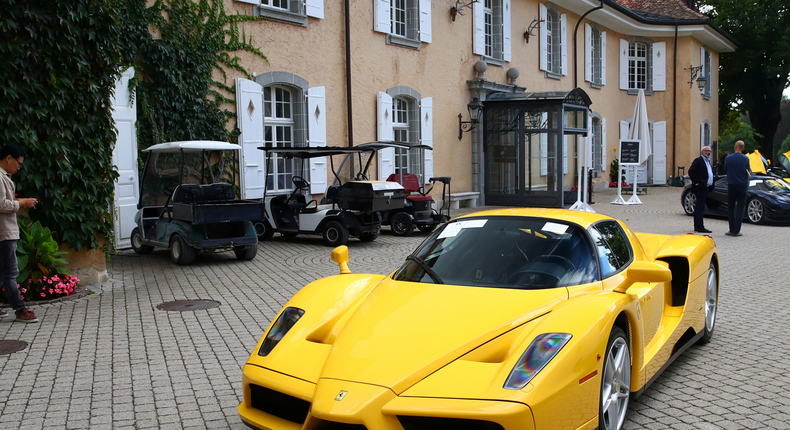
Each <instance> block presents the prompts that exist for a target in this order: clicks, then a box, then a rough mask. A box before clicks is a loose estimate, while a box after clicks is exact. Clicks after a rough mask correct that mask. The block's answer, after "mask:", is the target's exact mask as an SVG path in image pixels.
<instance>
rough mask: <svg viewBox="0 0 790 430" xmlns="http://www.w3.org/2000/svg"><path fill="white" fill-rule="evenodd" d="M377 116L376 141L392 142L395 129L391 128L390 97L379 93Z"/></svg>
mask: <svg viewBox="0 0 790 430" xmlns="http://www.w3.org/2000/svg"><path fill="white" fill-rule="evenodd" d="M376 116H377V127H376V130H377V135H378V136H377V140H378V141H379V142H392V141H393V140H395V129H394V128H392V96H390V95H389V94H387V93H383V92H381V91H379V95H378V109H376Z"/></svg>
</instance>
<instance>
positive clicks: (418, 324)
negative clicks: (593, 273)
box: [321, 278, 568, 394]
mask: <svg viewBox="0 0 790 430" xmlns="http://www.w3.org/2000/svg"><path fill="white" fill-rule="evenodd" d="M567 298H568V293H567V289H565V288H555V289H547V290H513V289H502V288H481V287H468V286H454V285H446V284H424V283H412V282H398V281H394V280H392V279H389V278H386V279H384V280H383V281H382V282H381V283H380V284H379V285H378V286H377V287H376V288H375V289H374V290H373V291H372V292H371V293H370V295H369V296H368V297H367V298H366V299H365V301H364V302H363V303H362V304H361V305H360V306H359V308H358V309H357V310H356V311H355V312H354V314H353V315H352V316H351V318H350V319H349V321H348V323H347V324H346V325H345V327H343V329H342V331H341V333H340V334H339V335H338V337H337V339H335V341H334V343H333V345H332V349H331V351H330V353H329V356H328V357H327V361H326V363H325V365H324V368H323V371H322V372H321V377H322V378H332V379H340V380H346V381H354V382H361V383H366V384H373V385H378V386H382V387H387V388H390V389H392V390H393V391H394V392H395V393H396V394H400V393H401V392H403V391H404V390H405V389H407V388H408V387H410V386H411V385H414V384H415V383H417V382H419V381H420V380H421V379H423V378H425V377H426V376H428V375H430V374H431V373H433V372H435V371H436V370H438V369H440V368H441V367H443V366H445V365H446V364H448V363H450V362H452V361H454V360H456V359H458V358H459V357H461V356H462V355H464V354H465V353H467V352H469V351H471V350H472V349H474V348H476V347H478V346H480V345H482V344H483V343H485V342H488V341H489V340H491V339H493V338H495V337H497V336H499V335H501V334H503V333H505V332H507V331H509V330H511V329H513V328H514V327H517V326H519V325H522V324H524V323H525V322H527V321H530V320H532V319H534V318H536V317H538V316H540V315H543V314H545V313H547V312H549V311H550V310H551V308H552V307H554V306H556V305H557V304H558V303H560V302H561V301H563V300H566V299H567Z"/></svg>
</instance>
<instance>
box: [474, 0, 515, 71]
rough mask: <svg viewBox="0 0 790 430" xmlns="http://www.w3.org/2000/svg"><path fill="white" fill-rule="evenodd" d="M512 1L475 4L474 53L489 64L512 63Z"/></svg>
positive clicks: (501, 0)
mask: <svg viewBox="0 0 790 430" xmlns="http://www.w3.org/2000/svg"><path fill="white" fill-rule="evenodd" d="M510 1H511V0H481V1H478V2H475V3H473V6H472V11H473V12H474V40H473V42H474V44H473V47H472V48H473V52H474V53H475V54H476V55H480V56H482V57H483V58H484V59H485V61H486V62H487V63H489V64H493V65H497V66H504V64H505V62H507V61H510V32H511V27H510Z"/></svg>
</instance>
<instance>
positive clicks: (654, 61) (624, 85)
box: [620, 37, 667, 95]
mask: <svg viewBox="0 0 790 430" xmlns="http://www.w3.org/2000/svg"><path fill="white" fill-rule="evenodd" d="M666 46H667V44H666V42H656V43H654V42H653V41H652V40H650V39H647V38H644V37H629V38H628V39H621V40H620V89H621V90H626V91H628V94H637V93H638V92H639V90H644V91H645V94H647V95H650V94H652V93H653V91H665V90H666V79H665V77H666V59H665V57H666Z"/></svg>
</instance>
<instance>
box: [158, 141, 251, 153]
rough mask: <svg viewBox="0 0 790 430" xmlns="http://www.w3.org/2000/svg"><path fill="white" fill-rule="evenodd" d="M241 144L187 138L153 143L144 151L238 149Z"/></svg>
mask: <svg viewBox="0 0 790 430" xmlns="http://www.w3.org/2000/svg"><path fill="white" fill-rule="evenodd" d="M240 149H241V146H239V145H237V144H235V143H228V142H217V141H213V140H185V141H181V142H166V143H158V144H156V145H151V146H149V147H148V148H145V149H143V152H200V151H238V150H240Z"/></svg>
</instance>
